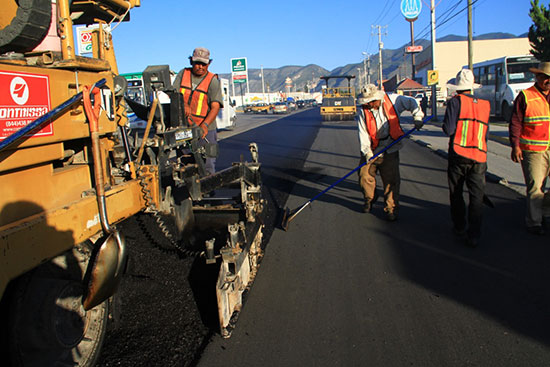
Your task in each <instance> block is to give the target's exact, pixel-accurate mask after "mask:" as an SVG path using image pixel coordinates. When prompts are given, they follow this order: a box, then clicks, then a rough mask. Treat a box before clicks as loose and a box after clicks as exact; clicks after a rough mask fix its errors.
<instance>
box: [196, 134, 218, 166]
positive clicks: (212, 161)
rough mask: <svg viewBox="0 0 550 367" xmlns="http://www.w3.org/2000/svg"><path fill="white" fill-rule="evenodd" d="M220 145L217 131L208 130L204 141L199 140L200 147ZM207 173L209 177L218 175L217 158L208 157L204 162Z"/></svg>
mask: <svg viewBox="0 0 550 367" xmlns="http://www.w3.org/2000/svg"><path fill="white" fill-rule="evenodd" d="M217 143H218V132H217V131H216V129H213V130H208V134H206V136H205V138H204V139H201V140H199V145H200V146H205V145H207V144H217ZM204 165H205V168H206V173H207V174H208V175H213V174H214V173H216V157H208V156H207V157H206V160H205V162H204Z"/></svg>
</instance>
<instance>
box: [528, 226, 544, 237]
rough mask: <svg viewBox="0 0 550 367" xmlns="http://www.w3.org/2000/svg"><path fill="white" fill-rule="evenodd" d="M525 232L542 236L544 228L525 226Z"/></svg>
mask: <svg viewBox="0 0 550 367" xmlns="http://www.w3.org/2000/svg"><path fill="white" fill-rule="evenodd" d="M527 232H529V233H531V234H536V235H538V236H542V235H544V228H542V226H532V227H527Z"/></svg>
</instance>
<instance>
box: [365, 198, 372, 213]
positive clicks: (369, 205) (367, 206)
mask: <svg viewBox="0 0 550 367" xmlns="http://www.w3.org/2000/svg"><path fill="white" fill-rule="evenodd" d="M371 209H372V203H371V202H370V201H368V202H367V201H366V202H365V204H363V213H370V211H371Z"/></svg>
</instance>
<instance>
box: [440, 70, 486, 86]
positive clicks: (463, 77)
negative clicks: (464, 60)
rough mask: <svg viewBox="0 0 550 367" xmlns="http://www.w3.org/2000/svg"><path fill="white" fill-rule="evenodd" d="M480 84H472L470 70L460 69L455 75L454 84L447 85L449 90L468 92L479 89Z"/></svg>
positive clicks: (472, 79) (472, 78)
mask: <svg viewBox="0 0 550 367" xmlns="http://www.w3.org/2000/svg"><path fill="white" fill-rule="evenodd" d="M480 87H481V84H477V83H474V73H472V71H471V70H470V69H462V70H460V71H459V72H458V74H456V78H455V83H454V84H451V83H449V84H447V88H448V89H451V90H470V89H477V88H480Z"/></svg>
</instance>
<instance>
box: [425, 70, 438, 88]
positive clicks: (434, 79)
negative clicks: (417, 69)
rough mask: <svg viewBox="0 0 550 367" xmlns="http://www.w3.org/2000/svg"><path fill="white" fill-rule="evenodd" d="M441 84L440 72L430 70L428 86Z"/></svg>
mask: <svg viewBox="0 0 550 367" xmlns="http://www.w3.org/2000/svg"><path fill="white" fill-rule="evenodd" d="M437 83H439V71H438V70H428V85H434V84H437Z"/></svg>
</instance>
